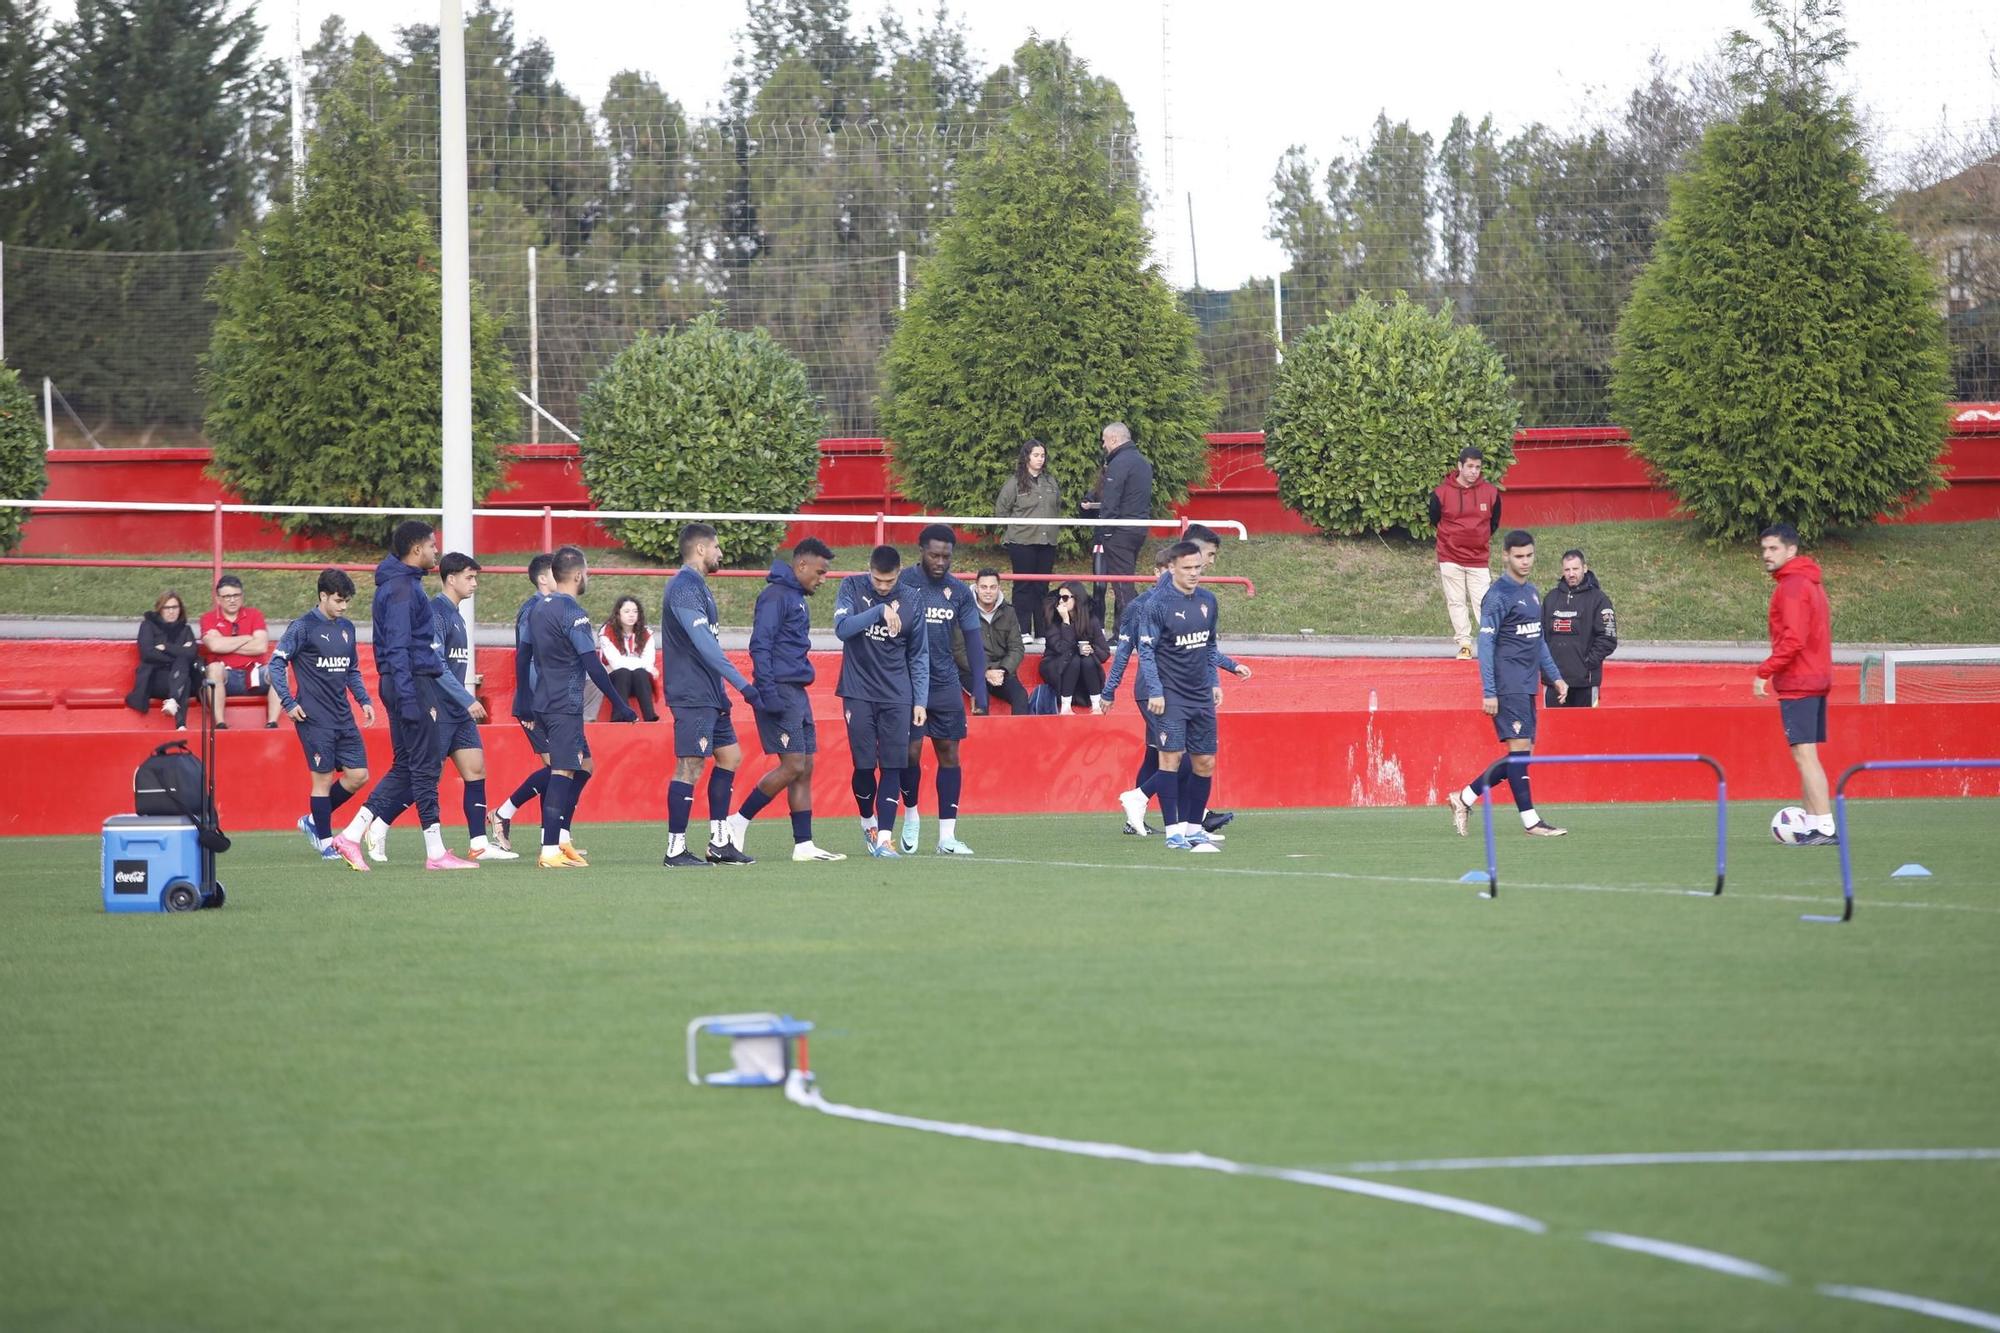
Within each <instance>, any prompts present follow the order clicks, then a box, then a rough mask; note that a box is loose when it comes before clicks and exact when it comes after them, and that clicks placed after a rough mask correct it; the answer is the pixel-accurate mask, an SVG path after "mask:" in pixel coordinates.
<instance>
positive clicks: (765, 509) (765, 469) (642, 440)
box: [582, 312, 827, 566]
mask: <svg viewBox="0 0 2000 1333" xmlns="http://www.w3.org/2000/svg"><path fill="white" fill-rule="evenodd" d="M582 408H583V411H582V415H583V446H582V450H583V478H584V481H585V482H586V483H587V484H588V485H589V487H590V495H591V498H592V499H593V500H594V501H596V503H597V505H598V507H599V508H602V509H667V510H683V511H711V512H712V511H718V510H719V511H725V512H727V511H732V510H733V511H737V512H753V513H767V514H782V513H787V512H791V511H796V510H797V509H798V508H799V507H800V506H801V505H803V504H804V503H805V502H806V501H807V500H809V499H811V498H812V496H813V493H814V491H815V490H816V489H817V488H818V485H819V441H820V437H821V436H822V435H823V434H825V433H826V428H827V422H826V417H825V415H824V414H823V413H822V412H821V410H820V406H819V401H818V399H817V398H816V397H815V396H814V394H813V392H812V387H811V386H810V385H809V384H808V383H807V382H806V372H805V367H803V366H801V365H800V364H799V363H798V361H797V360H796V359H794V358H793V357H792V355H791V354H790V353H788V352H786V351H785V350H784V349H783V348H782V347H779V346H778V345H777V344H776V343H775V342H773V341H771V338H770V335H769V334H767V333H765V332H764V331H763V330H762V329H756V330H753V331H750V332H744V331H742V330H739V329H730V328H725V327H723V324H722V321H721V318H720V316H719V315H717V314H716V313H715V312H710V313H708V314H705V315H702V316H701V317H700V318H698V319H696V320H694V321H693V322H691V323H689V324H687V325H686V326H685V327H683V328H680V329H677V330H669V331H667V332H665V333H660V334H652V333H642V334H640V335H639V337H638V339H637V340H636V341H634V342H633V343H632V345H631V346H629V347H627V348H626V349H625V350H624V351H622V352H620V353H619V354H618V356H617V357H616V358H615V359H614V360H613V361H612V362H611V364H610V365H609V366H607V367H606V368H605V370H604V373H603V374H601V375H599V376H598V377H597V378H596V380H594V381H592V383H591V386H590V388H589V390H588V391H587V392H586V393H585V394H584V396H583V405H582ZM606 526H607V527H609V528H610V529H611V530H612V531H613V532H615V533H617V534H618V538H619V540H620V541H622V542H624V544H625V545H626V546H627V547H628V548H630V549H631V550H633V551H635V552H637V553H638V554H640V555H644V556H649V557H651V558H653V559H656V560H661V561H668V562H673V561H678V560H679V559H680V546H679V533H680V526H681V525H680V524H679V523H674V522H659V521H654V520H646V519H633V520H621V521H613V522H608V523H607V524H606ZM784 531H785V529H784V525H783V524H779V523H719V524H717V525H716V535H717V537H718V538H719V539H720V540H721V542H722V550H723V556H724V558H725V559H726V560H727V561H728V562H729V563H730V564H732V565H738V566H754V565H758V564H762V563H763V562H765V561H767V560H769V559H770V557H771V553H772V552H773V551H775V550H776V549H777V546H778V543H779V542H780V541H781V540H782V539H783V537H784Z"/></svg>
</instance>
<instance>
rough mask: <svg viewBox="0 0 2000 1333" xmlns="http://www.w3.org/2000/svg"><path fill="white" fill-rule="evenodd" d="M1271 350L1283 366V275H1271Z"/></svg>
mask: <svg viewBox="0 0 2000 1333" xmlns="http://www.w3.org/2000/svg"><path fill="white" fill-rule="evenodd" d="M1271 350H1272V351H1273V352H1275V353H1277V361H1278V364H1279V365H1281V366H1282V365H1284V364H1285V275H1284V274H1283V273H1273V274H1272V275H1271Z"/></svg>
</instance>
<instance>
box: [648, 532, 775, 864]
mask: <svg viewBox="0 0 2000 1333" xmlns="http://www.w3.org/2000/svg"><path fill="white" fill-rule="evenodd" d="M721 568H722V543H721V542H720V541H718V540H716V536H715V529H714V528H712V527H710V526H709V525H708V524H706V523H690V524H688V525H687V526H686V527H684V528H682V529H681V567H680V569H679V570H677V571H676V572H675V574H674V576H673V578H671V579H669V580H668V581H667V590H666V592H665V593H664V594H663V595H662V596H661V598H660V692H661V694H663V695H665V696H666V700H667V707H669V708H671V709H672V710H673V714H674V780H673V781H672V782H670V783H668V784H667V854H666V857H665V858H664V859H663V860H662V861H661V862H660V864H661V865H666V866H674V867H677V868H691V867H695V866H708V865H751V864H753V863H754V860H755V858H753V857H750V856H746V855H744V853H743V852H741V851H739V850H738V849H737V848H736V846H735V844H734V843H732V842H731V841H730V840H729V794H730V791H731V789H732V788H733V787H734V786H735V785H736V766H737V765H738V764H740V763H742V762H743V747H742V746H741V745H738V744H737V743H736V724H735V723H734V722H733V721H732V720H731V718H730V716H729V695H728V694H727V693H725V692H724V690H723V688H722V682H723V681H725V680H726V681H728V682H729V683H730V684H731V685H734V686H735V687H736V688H737V689H738V690H739V691H741V692H742V694H743V697H744V698H745V699H748V700H749V701H750V706H751V707H752V708H755V707H756V706H757V702H758V700H757V692H756V690H754V689H753V688H751V685H750V682H749V681H748V680H746V679H745V678H744V676H743V673H742V672H741V671H738V670H737V669H736V665H735V663H733V662H731V661H730V660H729V659H728V658H727V657H725V656H723V653H722V642H721V640H719V639H717V638H716V631H715V621H716V617H717V615H718V614H719V613H718V611H717V609H716V605H715V595H714V594H713V593H711V592H710V591H709V590H708V575H710V574H713V573H714V572H715V571H716V570H718V569H721ZM710 759H714V760H715V768H714V769H713V770H712V771H711V772H710V773H709V775H708V855H707V856H706V858H703V857H700V856H696V855H695V854H694V853H692V852H690V851H688V849H687V827H688V819H689V817H690V816H691V815H692V814H693V812H694V784H695V783H696V782H697V781H699V780H700V778H701V770H702V766H703V765H704V764H706V763H707V762H708V761H709V760H710Z"/></svg>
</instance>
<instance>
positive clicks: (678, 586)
mask: <svg viewBox="0 0 2000 1333" xmlns="http://www.w3.org/2000/svg"><path fill="white" fill-rule="evenodd" d="M720 614H721V613H720V612H719V611H718V610H717V609H716V605H715V594H713V593H711V592H710V591H709V590H708V580H707V579H705V578H703V577H702V576H701V575H700V574H698V573H696V572H695V571H694V570H693V569H691V568H689V567H688V566H686V565H682V566H681V567H680V570H679V571H678V572H677V573H676V574H675V575H674V576H673V577H672V578H671V579H668V580H667V590H666V591H665V592H664V593H662V594H661V595H660V692H661V693H662V694H663V695H665V696H666V700H667V705H668V706H669V707H671V708H728V707H729V696H728V695H726V694H724V693H723V692H722V682H723V679H724V678H725V677H726V678H727V679H728V680H729V682H730V683H731V684H732V685H735V686H736V687H737V688H738V689H741V688H742V687H743V684H744V679H743V673H742V672H740V671H738V670H737V669H736V667H735V666H734V664H732V663H731V662H730V660H729V659H728V658H727V657H725V656H724V655H723V652H722V640H721V639H719V638H718V637H716V630H715V621H716V618H717V616H719V615H720Z"/></svg>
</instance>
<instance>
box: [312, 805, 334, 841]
mask: <svg viewBox="0 0 2000 1333" xmlns="http://www.w3.org/2000/svg"><path fill="white" fill-rule="evenodd" d="M312 818H313V832H314V833H317V834H318V835H319V840H320V841H321V842H325V841H326V840H327V839H328V838H331V837H332V836H333V798H332V797H331V796H315V797H313V798H312Z"/></svg>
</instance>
